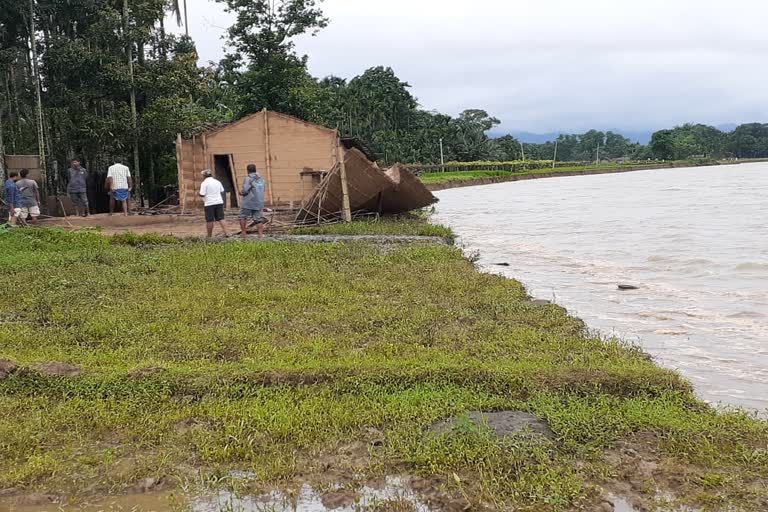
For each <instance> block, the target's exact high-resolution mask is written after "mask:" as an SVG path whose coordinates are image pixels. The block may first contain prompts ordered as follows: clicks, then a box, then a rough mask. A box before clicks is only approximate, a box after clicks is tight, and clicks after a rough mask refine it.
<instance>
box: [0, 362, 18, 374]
mask: <svg viewBox="0 0 768 512" xmlns="http://www.w3.org/2000/svg"><path fill="white" fill-rule="evenodd" d="M18 369H19V365H17V364H16V363H14V362H13V361H8V360H7V359H0V379H4V378H6V377H9V376H11V375H12V374H14V373H16V371H18Z"/></svg>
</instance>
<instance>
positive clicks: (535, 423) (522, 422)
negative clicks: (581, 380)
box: [430, 411, 555, 439]
mask: <svg viewBox="0 0 768 512" xmlns="http://www.w3.org/2000/svg"><path fill="white" fill-rule="evenodd" d="M486 426H487V428H489V429H490V430H491V432H492V433H493V435H494V436H495V437H498V438H502V437H507V436H513V435H517V434H525V433H533V434H536V435H538V436H542V437H545V438H547V439H554V437H555V434H554V432H552V429H550V428H549V424H548V423H547V422H546V421H544V420H540V419H539V418H537V417H536V416H533V415H532V414H528V413H527V412H522V411H500V412H469V413H467V414H465V415H462V416H457V417H455V418H450V419H447V420H443V421H440V422H438V423H436V424H434V425H433V426H432V428H431V429H430V430H431V431H432V432H436V433H446V432H455V431H457V430H462V429H465V428H469V429H483V428H485V427H486Z"/></svg>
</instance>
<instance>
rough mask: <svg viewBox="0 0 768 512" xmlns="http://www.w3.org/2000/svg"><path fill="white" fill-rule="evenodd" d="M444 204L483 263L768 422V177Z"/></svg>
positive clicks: (539, 192)
mask: <svg viewBox="0 0 768 512" xmlns="http://www.w3.org/2000/svg"><path fill="white" fill-rule="evenodd" d="M437 196H438V197H439V198H440V203H439V204H438V206H437V213H436V215H435V216H434V219H433V220H435V221H437V222H440V223H443V224H446V225H449V226H451V227H452V228H453V229H454V230H455V231H456V232H457V234H458V235H459V237H460V238H459V243H461V244H463V245H464V247H465V248H466V250H467V251H479V255H480V260H479V263H480V265H481V266H482V267H483V268H484V269H486V270H487V271H490V272H496V273H500V274H503V275H505V276H508V277H512V278H516V279H519V280H520V281H522V282H523V283H524V284H525V285H526V286H527V288H528V290H529V292H530V293H531V295H532V296H533V297H535V298H537V299H546V300H550V301H554V302H556V303H557V304H560V305H562V306H564V307H566V308H567V309H568V310H569V311H570V312H571V313H573V314H574V315H575V316H578V317H580V318H581V319H583V320H584V321H585V322H586V323H587V325H589V326H590V327H591V328H594V329H596V330H598V331H600V332H601V333H603V334H605V335H608V336H616V337H620V338H622V339H625V340H627V341H631V342H634V343H637V344H639V345H641V346H642V347H643V348H644V349H645V350H646V351H648V352H649V353H651V354H652V355H653V356H654V357H655V359H656V360H657V361H658V362H659V363H660V364H661V365H663V366H666V367H669V368H675V369H678V370H679V371H680V372H681V373H682V374H683V375H684V376H685V377H687V378H688V379H689V380H691V381H692V383H693V384H694V386H695V388H696V390H697V391H698V393H699V395H700V396H701V397H702V398H703V399H705V400H707V401H709V402H712V403H721V404H726V405H733V406H742V407H746V408H750V409H754V410H758V411H766V410H768V164H765V163H760V164H743V165H735V166H716V167H698V168H690V169H674V170H667V169H664V170H651V171H640V172H633V173H626V174H607V175H597V176H577V177H562V178H553V179H542V180H532V181H520V182H512V183H501V184H497V185H487V186H479V187H470V188H459V189H452V190H444V191H441V192H438V193H437ZM498 263H508V264H509V266H508V267H501V266H497V265H496V264H498ZM619 284H629V285H634V286H637V287H638V288H639V289H638V290H631V291H620V290H619V289H618V285H619Z"/></svg>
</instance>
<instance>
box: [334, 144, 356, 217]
mask: <svg viewBox="0 0 768 512" xmlns="http://www.w3.org/2000/svg"><path fill="white" fill-rule="evenodd" d="M337 141H338V142H337V144H336V153H337V158H338V161H339V176H340V178H341V205H342V214H343V216H344V222H352V209H351V208H350V206H349V185H348V184H347V164H346V162H345V158H344V151H343V150H342V149H341V139H337Z"/></svg>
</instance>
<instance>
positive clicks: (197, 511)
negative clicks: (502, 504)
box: [0, 476, 432, 512]
mask: <svg viewBox="0 0 768 512" xmlns="http://www.w3.org/2000/svg"><path fill="white" fill-rule="evenodd" d="M379 508H382V509H384V510H392V511H402V512H406V511H407V512H427V511H429V510H432V508H430V507H429V506H428V505H427V504H426V503H425V502H424V501H422V499H421V498H420V497H419V496H418V495H417V494H416V493H415V492H414V491H413V490H412V489H410V487H409V486H408V484H407V482H406V480H405V479H404V478H402V477H397V476H390V477H387V478H386V480H385V481H384V482H383V484H382V485H381V486H369V485H365V486H361V487H358V488H354V489H351V488H344V487H342V486H331V487H328V488H324V489H323V490H319V489H316V488H314V487H312V486H310V485H309V484H303V485H301V487H299V488H298V489H295V490H293V491H272V492H269V493H265V494H261V495H242V494H238V493H234V492H231V491H220V492H218V493H212V494H198V495H193V494H185V493H184V492H182V491H175V492H162V493H147V494H137V495H129V496H113V497H104V498H96V499H93V500H89V501H81V502H71V503H56V502H54V501H52V499H50V498H49V497H47V496H45V495H34V496H27V497H24V498H23V499H18V498H17V499H15V500H14V499H11V500H8V501H6V502H0V512H5V511H8V512H59V511H61V512H109V511H130V512H169V511H178V512H326V511H331V510H333V511H334V512H358V511H364V510H372V509H379Z"/></svg>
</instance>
